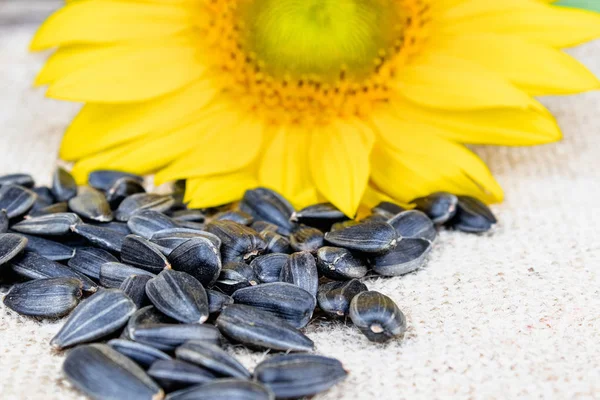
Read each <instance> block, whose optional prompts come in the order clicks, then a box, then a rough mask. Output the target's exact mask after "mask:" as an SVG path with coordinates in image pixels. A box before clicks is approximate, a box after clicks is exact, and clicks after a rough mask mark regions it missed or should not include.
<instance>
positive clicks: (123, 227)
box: [90, 221, 132, 235]
mask: <svg viewBox="0 0 600 400" xmlns="http://www.w3.org/2000/svg"><path fill="white" fill-rule="evenodd" d="M90 223H91V224H92V225H96V226H101V227H103V228H106V229H112V230H113V231H117V232H119V233H122V234H123V235H130V234H131V233H132V232H131V231H130V230H129V227H128V226H127V223H125V222H118V221H112V222H102V223H99V222H96V223H94V222H90Z"/></svg>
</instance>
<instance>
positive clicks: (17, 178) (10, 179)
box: [0, 174, 35, 189]
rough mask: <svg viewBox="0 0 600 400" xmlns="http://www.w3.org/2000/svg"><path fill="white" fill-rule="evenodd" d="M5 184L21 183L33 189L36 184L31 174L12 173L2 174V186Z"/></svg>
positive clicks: (0, 180) (0, 178) (0, 177)
mask: <svg viewBox="0 0 600 400" xmlns="http://www.w3.org/2000/svg"><path fill="white" fill-rule="evenodd" d="M5 185H19V186H23V187H25V188H28V189H31V188H33V187H34V186H35V181H34V180H33V177H32V176H31V175H29V174H10V175H3V176H0V187H2V186H5Z"/></svg>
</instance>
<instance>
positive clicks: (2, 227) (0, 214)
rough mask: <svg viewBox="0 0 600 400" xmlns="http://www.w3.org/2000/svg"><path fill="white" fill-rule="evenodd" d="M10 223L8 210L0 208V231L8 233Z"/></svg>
mask: <svg viewBox="0 0 600 400" xmlns="http://www.w3.org/2000/svg"><path fill="white" fill-rule="evenodd" d="M8 223H9V221H8V215H7V214H6V210H0V233H6V231H8Z"/></svg>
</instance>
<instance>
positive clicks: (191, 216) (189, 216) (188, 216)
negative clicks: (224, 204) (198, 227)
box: [169, 209, 206, 222]
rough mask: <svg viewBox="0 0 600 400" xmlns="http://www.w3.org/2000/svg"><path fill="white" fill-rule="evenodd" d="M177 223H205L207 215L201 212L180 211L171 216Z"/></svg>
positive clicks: (172, 213) (193, 210)
mask: <svg viewBox="0 0 600 400" xmlns="http://www.w3.org/2000/svg"><path fill="white" fill-rule="evenodd" d="M169 215H170V216H171V218H173V219H174V220H175V221H187V222H204V221H205V220H206V215H204V212H202V211H201V210H195V209H192V210H178V211H173V212H171V213H170V214H169Z"/></svg>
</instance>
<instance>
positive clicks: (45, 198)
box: [21, 185, 56, 210]
mask: <svg viewBox="0 0 600 400" xmlns="http://www.w3.org/2000/svg"><path fill="white" fill-rule="evenodd" d="M21 186H23V185H21ZM31 190H32V191H33V192H34V193H35V194H37V195H38V197H37V200H36V202H35V205H34V206H33V210H36V209H39V208H44V207H47V206H49V205H52V204H54V203H56V199H55V198H54V195H53V194H52V191H51V190H50V188H49V187H47V186H38V187H34V188H33V189H31Z"/></svg>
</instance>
